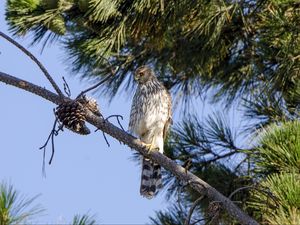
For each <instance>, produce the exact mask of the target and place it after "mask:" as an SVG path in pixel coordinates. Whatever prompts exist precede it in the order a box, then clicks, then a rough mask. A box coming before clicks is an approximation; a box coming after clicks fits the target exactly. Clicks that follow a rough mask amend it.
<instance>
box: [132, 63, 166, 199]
mask: <svg viewBox="0 0 300 225" xmlns="http://www.w3.org/2000/svg"><path fill="white" fill-rule="evenodd" d="M134 79H135V81H136V82H137V84H138V86H137V90H136V92H135V95H134V97H133V101H132V106H131V112H130V121H129V131H130V132H131V133H132V134H134V135H136V136H137V137H138V138H140V140H141V141H142V142H144V143H145V144H147V147H148V149H149V151H153V150H158V151H159V152H160V153H163V151H164V140H165V138H166V135H167V132H168V129H169V126H170V124H171V123H172V101H171V96H170V94H169V92H168V90H167V89H166V88H165V87H164V86H163V84H162V83H161V82H159V80H158V79H157V77H156V76H155V74H154V72H153V71H152V70H151V68H150V67H149V66H141V67H139V68H138V69H137V70H136V72H135V74H134ZM142 160H143V161H142V174H141V187H140V193H141V195H142V196H144V197H146V198H148V199H151V198H152V197H153V196H155V195H156V194H157V191H158V189H160V188H161V187H162V178H161V167H160V165H158V164H157V163H155V162H153V161H151V160H149V159H148V158H146V157H143V158H142Z"/></svg>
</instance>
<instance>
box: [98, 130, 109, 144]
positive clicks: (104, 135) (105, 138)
mask: <svg viewBox="0 0 300 225" xmlns="http://www.w3.org/2000/svg"><path fill="white" fill-rule="evenodd" d="M98 130H99V129H97V130H95V132H96V131H98ZM102 134H103V137H104V140H105V142H106V144H107V146H108V147H110V144H109V142H108V140H107V137H106V134H105V133H104V132H103V131H102Z"/></svg>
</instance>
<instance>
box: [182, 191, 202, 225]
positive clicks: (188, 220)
mask: <svg viewBox="0 0 300 225" xmlns="http://www.w3.org/2000/svg"><path fill="white" fill-rule="evenodd" d="M203 198H204V196H201V197H200V198H198V199H197V200H196V201H195V202H194V203H193V205H192V206H191V208H190V211H189V214H188V216H187V218H186V220H185V222H184V225H190V221H191V218H192V215H193V212H194V210H195V209H196V207H197V205H198V204H199V203H200V202H201V201H202V200H203Z"/></svg>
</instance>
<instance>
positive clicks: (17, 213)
mask: <svg viewBox="0 0 300 225" xmlns="http://www.w3.org/2000/svg"><path fill="white" fill-rule="evenodd" d="M36 198H37V197H34V198H28V199H27V198H24V197H22V196H20V194H19V193H18V192H17V191H16V190H14V188H13V186H12V185H9V184H6V183H2V184H0V225H12V224H25V223H26V222H28V221H29V220H30V219H32V218H33V217H34V216H36V215H38V214H40V213H41V212H42V211H43V210H42V209H41V207H40V206H39V205H36V206H32V204H33V202H34V201H35V199H36Z"/></svg>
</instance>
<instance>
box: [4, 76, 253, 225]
mask: <svg viewBox="0 0 300 225" xmlns="http://www.w3.org/2000/svg"><path fill="white" fill-rule="evenodd" d="M0 82H4V83H6V84H9V85H13V86H15V87H18V88H21V89H24V90H26V91H29V92H31V93H34V94H36V95H39V96H41V97H42V98H45V99H47V100H49V101H51V102H53V103H55V104H60V103H61V102H62V101H63V99H61V98H60V96H58V95H56V94H54V93H52V92H50V91H48V90H47V89H45V88H42V87H39V86H37V85H35V84H32V83H29V82H27V81H24V80H21V79H18V78H16V77H13V76H10V75H8V74H5V73H2V72H0ZM65 99H68V98H65ZM86 120H87V122H89V123H90V124H92V125H94V126H95V127H97V128H98V129H100V130H102V131H103V132H105V133H107V134H109V135H110V136H112V137H113V138H115V139H117V140H119V141H120V142H123V143H124V144H126V145H128V146H129V147H130V148H132V149H135V150H136V151H138V152H140V153H141V154H143V155H145V156H147V157H148V158H150V159H151V160H153V161H155V162H156V163H158V164H159V165H161V166H162V167H164V168H165V169H167V170H169V171H170V172H171V173H172V174H173V175H175V176H176V177H177V178H178V179H179V180H181V181H183V182H186V183H188V184H189V185H190V186H191V188H193V189H194V190H195V191H197V192H198V193H199V194H201V195H203V196H207V197H208V198H209V199H210V200H211V201H216V202H220V203H221V204H222V208H223V209H224V210H226V211H227V213H228V214H229V215H230V216H231V217H233V218H234V219H236V220H237V221H239V222H240V223H241V224H244V225H258V223H257V222H256V221H255V220H254V219H252V218H251V217H250V216H248V215H247V214H246V213H244V212H243V211H242V210H241V209H240V208H239V207H237V206H236V205H235V204H234V203H233V202H232V201H231V200H230V199H228V198H226V197H225V196H224V195H222V194H221V193H220V192H218V191H217V190H216V189H215V188H213V187H212V186H210V185H209V184H207V183H206V182H205V181H203V180H201V179H200V178H199V177H197V176H196V175H194V174H192V173H191V172H189V171H186V170H185V168H183V167H181V166H179V165H178V164H177V163H175V162H174V161H172V160H171V159H169V158H168V157H166V156H165V155H163V154H161V153H159V152H158V151H152V152H150V154H148V150H147V147H146V146H145V144H144V143H143V142H141V141H140V140H139V139H137V138H135V137H133V136H132V135H130V134H128V133H126V132H125V131H123V130H122V129H120V128H118V127H116V126H114V125H113V124H111V123H110V122H108V121H106V120H105V119H104V118H101V117H98V116H96V115H95V114H93V113H92V112H91V111H89V110H88V109H86Z"/></svg>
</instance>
